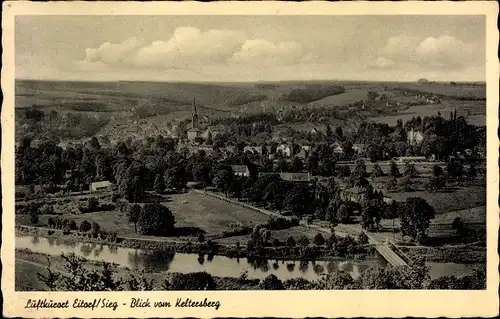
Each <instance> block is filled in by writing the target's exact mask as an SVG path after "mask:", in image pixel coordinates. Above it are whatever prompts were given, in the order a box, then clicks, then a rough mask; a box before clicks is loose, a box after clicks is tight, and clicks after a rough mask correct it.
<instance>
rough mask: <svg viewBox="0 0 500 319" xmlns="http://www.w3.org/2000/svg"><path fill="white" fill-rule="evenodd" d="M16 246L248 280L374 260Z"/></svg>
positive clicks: (355, 269)
mask: <svg viewBox="0 0 500 319" xmlns="http://www.w3.org/2000/svg"><path fill="white" fill-rule="evenodd" d="M54 245H55V246H56V247H54ZM16 248H27V249H30V250H33V251H35V252H40V253H44V254H51V255H60V254H61V253H64V254H68V253H75V254H76V255H78V256H82V257H85V258H87V259H90V260H105V261H107V262H111V263H116V264H118V265H121V266H124V267H127V268H130V269H153V270H155V271H172V272H182V273H190V272H197V271H206V272H208V273H210V274H212V275H213V276H221V277H233V278H238V277H239V276H240V274H241V273H242V272H248V278H251V279H254V278H258V279H264V278H265V277H267V276H268V275H270V274H274V275H276V276H277V277H278V278H280V279H282V280H286V279H290V278H297V277H301V278H305V279H308V280H314V279H317V278H318V276H320V275H321V274H323V273H325V271H328V272H332V271H334V270H339V269H342V270H345V271H347V272H349V273H351V275H352V276H353V277H355V276H359V274H360V272H361V271H362V269H365V268H367V267H369V266H374V265H376V261H375V260H372V261H371V262H370V261H363V262H362V263H358V262H346V261H342V260H339V261H328V262H326V261H315V262H312V261H301V262H300V261H285V260H283V259H281V258H279V259H276V260H275V259H273V260H263V259H258V258H244V260H242V262H240V258H235V259H231V258H228V257H223V256H214V255H204V254H200V255H199V254H183V253H174V252H172V251H152V250H143V249H134V248H124V247H117V246H111V245H109V246H108V245H102V244H89V243H81V242H74V241H68V240H64V241H63V240H60V239H56V240H54V239H47V238H44V237H38V238H37V239H35V238H34V237H33V236H20V237H16ZM281 265H283V267H281Z"/></svg>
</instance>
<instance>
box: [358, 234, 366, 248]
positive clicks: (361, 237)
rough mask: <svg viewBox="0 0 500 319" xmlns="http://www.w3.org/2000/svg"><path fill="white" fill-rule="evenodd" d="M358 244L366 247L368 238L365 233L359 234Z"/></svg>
mask: <svg viewBox="0 0 500 319" xmlns="http://www.w3.org/2000/svg"><path fill="white" fill-rule="evenodd" d="M358 242H359V243H360V245H368V236H367V235H366V234H365V232H361V233H359V235H358Z"/></svg>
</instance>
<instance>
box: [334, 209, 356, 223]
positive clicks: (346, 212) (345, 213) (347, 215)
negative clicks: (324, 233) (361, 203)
mask: <svg viewBox="0 0 500 319" xmlns="http://www.w3.org/2000/svg"><path fill="white" fill-rule="evenodd" d="M351 213H352V212H351V209H350V207H349V205H346V204H341V205H340V206H339V208H338V209H337V213H336V218H337V220H338V221H340V222H341V223H344V224H345V223H349V221H350V219H351Z"/></svg>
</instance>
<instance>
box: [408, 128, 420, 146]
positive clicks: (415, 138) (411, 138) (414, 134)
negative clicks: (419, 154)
mask: <svg viewBox="0 0 500 319" xmlns="http://www.w3.org/2000/svg"><path fill="white" fill-rule="evenodd" d="M406 136H407V140H408V143H409V144H410V145H418V144H420V143H422V141H423V140H424V134H422V132H421V131H415V130H414V129H413V128H412V129H411V130H410V131H408V133H407V135H406Z"/></svg>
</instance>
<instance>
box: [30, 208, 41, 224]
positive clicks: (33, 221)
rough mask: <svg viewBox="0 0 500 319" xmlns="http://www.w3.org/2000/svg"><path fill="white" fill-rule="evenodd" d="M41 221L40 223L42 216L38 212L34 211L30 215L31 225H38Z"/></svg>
mask: <svg viewBox="0 0 500 319" xmlns="http://www.w3.org/2000/svg"><path fill="white" fill-rule="evenodd" d="M39 221H40V215H39V213H38V211H32V212H31V213H30V223H31V224H33V225H36V224H38V222H39Z"/></svg>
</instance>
